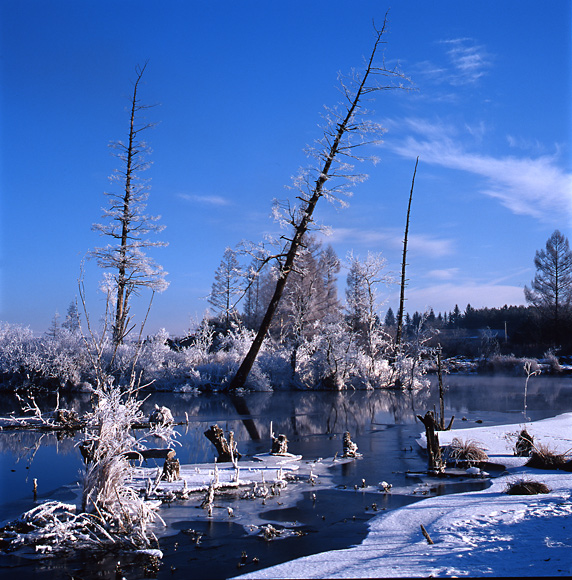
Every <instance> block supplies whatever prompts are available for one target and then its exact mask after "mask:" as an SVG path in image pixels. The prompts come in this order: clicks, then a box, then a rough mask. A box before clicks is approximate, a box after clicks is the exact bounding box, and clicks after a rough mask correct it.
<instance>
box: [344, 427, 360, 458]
mask: <svg viewBox="0 0 572 580" xmlns="http://www.w3.org/2000/svg"><path fill="white" fill-rule="evenodd" d="M357 450H358V446H357V445H356V444H355V443H354V442H353V441H352V439H351V437H350V432H349V431H346V432H345V433H344V454H343V457H357Z"/></svg>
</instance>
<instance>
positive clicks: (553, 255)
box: [524, 230, 572, 339]
mask: <svg viewBox="0 0 572 580" xmlns="http://www.w3.org/2000/svg"><path fill="white" fill-rule="evenodd" d="M534 265H535V267H536V275H535V277H534V280H533V281H532V282H531V285H530V286H531V287H530V288H529V287H528V286H525V287H524V296H525V298H526V301H527V302H528V303H529V304H532V305H533V306H534V307H535V308H536V309H537V310H538V312H539V313H540V315H541V317H542V318H543V319H544V320H545V321H546V322H547V324H548V331H549V332H552V333H555V336H554V338H556V339H561V338H562V334H563V326H564V323H565V322H567V321H569V320H570V318H571V317H572V252H571V251H570V244H569V242H568V238H567V237H566V236H564V235H563V234H562V233H561V232H560V231H559V230H555V231H554V233H553V234H552V235H551V236H550V238H548V240H547V242H546V249H543V250H540V251H537V252H536V255H535V257H534Z"/></svg>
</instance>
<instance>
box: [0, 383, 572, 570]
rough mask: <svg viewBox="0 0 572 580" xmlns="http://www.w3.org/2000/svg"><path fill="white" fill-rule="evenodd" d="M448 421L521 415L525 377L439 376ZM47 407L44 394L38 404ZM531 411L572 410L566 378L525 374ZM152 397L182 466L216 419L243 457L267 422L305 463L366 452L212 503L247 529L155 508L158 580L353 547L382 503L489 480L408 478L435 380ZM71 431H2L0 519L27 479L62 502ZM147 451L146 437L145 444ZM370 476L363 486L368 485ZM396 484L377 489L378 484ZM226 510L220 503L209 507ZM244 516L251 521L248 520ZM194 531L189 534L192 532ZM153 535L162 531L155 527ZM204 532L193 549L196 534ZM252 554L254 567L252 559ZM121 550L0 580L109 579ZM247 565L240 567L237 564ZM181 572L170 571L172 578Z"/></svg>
mask: <svg viewBox="0 0 572 580" xmlns="http://www.w3.org/2000/svg"><path fill="white" fill-rule="evenodd" d="M445 384H446V387H447V390H446V393H445V405H446V407H445V408H446V418H447V420H449V419H450V417H451V416H452V415H454V416H455V422H454V425H453V426H454V428H463V427H475V426H477V425H483V426H486V425H497V424H509V423H521V422H523V421H524V416H523V410H524V379H523V378H521V377H519V378H517V377H504V376H486V377H484V376H476V375H468V376H463V375H451V376H447V377H445ZM44 403H45V404H47V405H49V403H50V402H49V401H45V402H44ZM526 403H527V413H526V415H527V417H528V418H529V419H530V420H538V419H542V418H545V417H551V416H554V415H557V414H560V413H563V412H567V411H572V377H570V376H567V377H548V376H540V377H533V378H531V379H530V381H529V384H528V392H527V400H526ZM155 404H158V405H166V406H168V407H169V408H170V409H171V411H172V413H173V415H174V417H175V419H176V420H184V419H185V417H188V420H189V424H188V426H182V427H178V428H177V430H178V432H179V433H180V436H179V438H178V440H179V442H180V443H181V445H180V446H177V456H178V458H179V461H180V462H181V464H192V463H204V462H211V461H212V460H213V458H214V456H215V451H214V447H213V446H212V445H211V443H210V442H209V441H208V440H207V439H206V437H204V435H203V433H204V431H205V430H206V429H208V428H209V427H210V426H211V425H213V424H215V423H216V424H218V425H219V426H220V427H222V428H223V429H224V430H225V431H227V430H232V431H234V434H235V438H236V440H237V441H238V448H239V451H240V452H241V453H242V454H243V456H245V458H246V457H247V456H250V455H255V454H258V453H264V452H267V451H269V447H270V435H269V432H270V422H272V426H273V431H274V433H283V434H285V435H286V436H287V438H288V441H289V446H288V448H289V451H290V452H292V453H295V454H300V455H302V456H303V458H304V461H313V460H316V459H319V458H331V457H333V456H335V455H336V454H338V455H341V453H342V437H343V433H344V432H345V431H349V432H350V433H351V436H352V439H353V440H354V441H355V443H356V444H357V445H358V448H359V452H360V453H361V454H362V458H361V459H358V460H356V461H353V462H351V463H347V464H336V465H334V466H333V467H332V468H330V469H329V470H328V477H327V478H326V480H327V484H326V483H325V481H326V480H324V481H318V483H317V484H316V485H315V486H312V487H310V486H309V484H304V483H300V484H290V485H289V486H288V487H287V488H286V490H284V491H283V492H282V494H281V496H278V497H275V498H272V499H271V500H270V499H269V500H267V501H266V502H265V504H266V505H264V504H263V503H262V501H261V500H252V501H245V500H239V499H238V497H237V495H236V494H234V495H233V494H222V495H221V496H220V497H218V498H217V504H218V505H219V507H221V508H224V507H225V506H233V509H235V511H237V512H238V513H241V514H242V518H241V519H240V520H239V521H240V522H241V523H243V524H244V522H245V521H246V520H248V518H250V521H251V522H252V523H253V528H252V529H247V528H245V527H243V526H242V525H239V524H238V523H236V521H233V520H231V519H229V518H228V517H222V516H220V517H217V516H216V515H215V517H214V518H211V519H209V518H207V517H206V516H205V514H204V510H200V509H197V508H196V501H195V502H194V504H192V502H189V503H187V504H185V502H175V503H174V504H172V505H171V506H169V507H164V508H162V515H163V516H164V517H165V518H166V520H167V521H168V522H169V528H168V530H167V532H166V535H165V530H162V531H161V533H163V534H164V535H163V537H161V539H160V545H161V549H162V550H163V551H164V553H165V556H164V558H163V562H162V564H161V567H160V569H159V571H158V573H157V574H156V576H155V577H157V578H167V577H169V578H171V577H174V576H173V575H178V576H179V577H193V578H228V577H231V576H233V575H236V574H239V573H241V572H246V571H249V572H250V571H252V570H253V569H255V567H256V566H260V567H266V566H269V565H272V564H276V563H279V562H283V561H286V560H289V559H292V558H295V557H299V556H302V555H307V554H311V553H315V552H318V551H323V550H331V549H338V548H343V547H347V546H349V545H352V544H355V543H358V542H360V541H361V540H362V539H363V538H364V537H365V535H366V533H367V521H368V520H369V519H370V518H371V517H372V516H373V515H375V514H376V513H379V512H380V511H382V510H388V509H395V508H397V507H400V506H403V505H405V504H407V503H411V502H414V501H418V500H419V499H422V498H423V497H427V496H428V495H434V494H443V493H455V492H459V491H466V490H470V489H479V488H482V487H483V486H486V485H487V482H486V480H475V481H469V480H467V481H461V482H459V481H457V480H455V481H454V482H453V481H451V482H449V481H448V480H444V481H443V480H439V483H435V482H431V481H428V480H427V478H425V479H424V478H421V477H419V478H417V477H411V476H410V475H408V474H406V472H419V471H422V470H423V469H424V468H425V459H424V457H423V456H422V454H421V453H419V449H418V445H417V443H416V439H417V438H418V437H419V434H420V433H421V432H422V431H423V425H422V424H421V423H420V422H419V421H418V419H417V418H416V415H417V414H424V413H425V412H426V411H427V410H429V409H433V407H434V405H435V406H437V407H438V394H437V388H436V385H435V381H433V382H432V385H431V386H430V387H429V388H428V389H423V390H421V391H418V392H415V393H412V392H409V391H343V392H323V391H304V392H298V391H297V392H284V391H277V392H268V393H246V394H244V395H242V396H239V397H231V396H229V395H226V394H222V393H220V394H199V395H196V394H172V393H152V394H150V396H149V398H148V399H147V401H146V402H145V409H146V410H147V411H148V412H149V411H150V410H151V409H152V408H153V407H154V405H155ZM0 405H1V407H0V414H2V415H5V414H7V413H8V412H9V411H10V410H13V409H14V408H15V407H16V404H15V401H13V400H12V399H10V398H9V397H4V398H3V399H2V400H0ZM88 405H89V397H88V396H86V397H83V396H79V397H77V396H76V397H75V398H74V399H73V400H67V401H66V400H65V399H63V400H62V404H61V406H67V407H68V408H75V409H76V410H78V411H81V410H83V409H86V408H87V407H88ZM76 442H77V441H74V440H73V439H70V438H64V439H61V440H58V438H57V437H56V436H55V435H54V434H48V435H40V434H38V433H32V432H18V433H16V432H12V433H9V432H0V458H1V459H0V470H1V471H0V521H2V522H5V521H6V520H10V519H13V518H14V517H17V516H18V515H19V514H20V513H22V512H23V511H25V510H27V509H30V508H31V507H33V506H34V505H35V502H34V499H33V493H32V486H33V480H34V479H36V480H37V483H38V498H37V501H44V500H46V499H55V498H57V499H62V500H67V499H70V498H71V497H72V495H71V492H70V487H69V486H70V485H72V484H73V483H74V482H75V481H77V480H78V479H79V474H80V471H81V470H82V469H83V464H82V461H81V457H80V455H79V452H78V450H77V448H76V447H75V444H76ZM150 444H151V446H153V442H150ZM364 480H365V482H366V483H365V485H366V487H365V488H364V487H363V485H364V484H363V481H364ZM381 481H386V482H388V483H391V485H392V486H393V488H392V491H391V493H382V492H380V491H379V490H378V488H377V483H378V482H381ZM215 511H218V512H219V513H220V512H221V511H222V513H225V512H224V510H215ZM245 519H246V520H245ZM264 522H271V523H272V525H274V526H275V527H276V528H277V529H279V530H280V529H282V528H284V529H286V530H295V531H296V532H297V534H296V535H295V536H292V535H291V536H290V537H288V538H284V539H275V540H272V541H270V542H268V541H265V540H263V539H261V538H260V536H259V534H258V533H257V531H259V529H260V528H259V527H258V528H256V527H254V525H256V526H260V525H261V524H262V523H264ZM191 530H192V531H191ZM158 531H159V530H158ZM198 535H201V540H200V542H199V543H198V544H197V542H196V537H197V536H198ZM254 558H255V559H257V560H258V563H256V562H254V561H253V559H254ZM117 559H118V557H117V556H114V557H111V556H110V557H109V558H107V559H105V560H103V561H102V560H95V559H83V560H73V561H72V560H70V561H66V560H61V559H60V560H57V561H56V562H54V561H50V560H48V559H44V560H38V561H37V562H30V561H27V560H23V559H18V558H14V557H11V556H10V557H7V556H0V577H2V578H4V577H6V578H8V577H13V576H14V575H16V574H17V575H18V576H19V577H20V578H21V579H23V578H26V577H34V578H66V577H70V575H72V576H77V577H81V578H115V569H116V565H117ZM243 564H244V565H243ZM121 566H122V570H123V574H124V576H125V577H126V578H142V577H143V576H144V574H143V569H142V565H141V563H139V562H136V561H130V560H129V559H127V560H126V559H125V558H124V559H123V560H122V565H121ZM175 577H176V576H175Z"/></svg>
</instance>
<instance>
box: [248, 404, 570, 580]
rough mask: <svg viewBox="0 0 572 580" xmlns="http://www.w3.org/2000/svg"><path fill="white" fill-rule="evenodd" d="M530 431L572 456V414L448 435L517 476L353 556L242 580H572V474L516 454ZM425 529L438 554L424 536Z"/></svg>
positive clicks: (401, 524) (390, 521)
mask: <svg viewBox="0 0 572 580" xmlns="http://www.w3.org/2000/svg"><path fill="white" fill-rule="evenodd" d="M524 426H526V428H527V430H528V432H529V433H530V434H531V435H533V436H534V438H535V443H544V444H547V445H548V446H549V447H550V448H551V449H552V450H553V451H555V452H558V453H565V452H567V451H569V450H571V449H572V413H565V414H563V415H559V416H558V417H555V418H550V419H544V420H542V421H537V422H534V423H526V424H524V423H523V424H515V425H503V426H496V427H480V428H474V429H458V430H452V431H447V432H441V433H439V435H440V442H441V443H442V444H447V443H449V442H450V441H451V440H452V438H453V437H459V438H461V439H463V440H467V439H472V440H475V441H478V442H480V443H482V444H483V445H484V447H485V448H486V449H487V453H488V455H489V458H490V460H491V461H493V462H498V463H502V464H504V465H506V466H507V468H508V474H506V475H503V476H501V477H499V478H495V479H493V480H492V486H491V487H489V488H487V489H485V490H482V491H477V492H470V493H462V494H454V495H445V496H438V497H433V498H428V499H425V500H422V501H419V502H417V503H414V504H411V505H408V506H406V507H404V508H401V509H397V510H394V511H391V512H389V513H385V514H382V515H379V516H377V517H375V518H374V519H372V520H371V522H370V531H369V534H368V536H367V538H366V539H365V540H364V541H363V542H362V543H361V544H360V545H357V546H354V547H351V548H348V549H345V550H338V551H330V552H323V553H320V554H315V555H312V556H307V557H305V558H300V559H298V560H293V561H290V562H286V563H284V564H280V565H278V566H273V567H271V568H266V569H260V570H256V571H255V572H252V573H251V574H245V575H243V576H240V578H386V577H427V576H472V577H475V576H516V577H518V576H570V575H572V517H571V516H572V498H571V492H572V474H571V473H568V472H564V471H545V470H538V469H531V468H527V467H525V466H524V463H525V462H526V458H519V457H515V456H514V454H513V448H514V442H515V438H514V437H512V438H511V437H510V435H511V434H516V433H518V432H520V430H521V429H522V428H523V427H524ZM519 479H527V480H535V481H538V482H542V483H544V484H546V485H547V486H548V487H549V489H550V490H551V491H550V493H548V494H539V495H507V494H506V489H507V485H508V484H510V483H512V482H514V481H516V480H519ZM421 525H423V526H424V527H425V529H426V530H427V532H428V534H429V536H430V537H431V539H432V541H433V542H434V543H433V545H430V544H429V543H428V542H427V540H426V539H425V537H424V535H423V534H422V531H421Z"/></svg>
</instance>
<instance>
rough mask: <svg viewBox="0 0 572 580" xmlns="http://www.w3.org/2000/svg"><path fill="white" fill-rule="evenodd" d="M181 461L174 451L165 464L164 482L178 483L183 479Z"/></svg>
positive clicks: (162, 476)
mask: <svg viewBox="0 0 572 580" xmlns="http://www.w3.org/2000/svg"><path fill="white" fill-rule="evenodd" d="M180 468H181V466H180V464H179V460H178V459H177V458H176V457H175V452H174V451H172V452H171V453H169V455H167V459H165V463H164V464H163V473H162V474H161V480H162V481H169V482H172V481H178V480H179V479H181V475H180Z"/></svg>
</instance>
